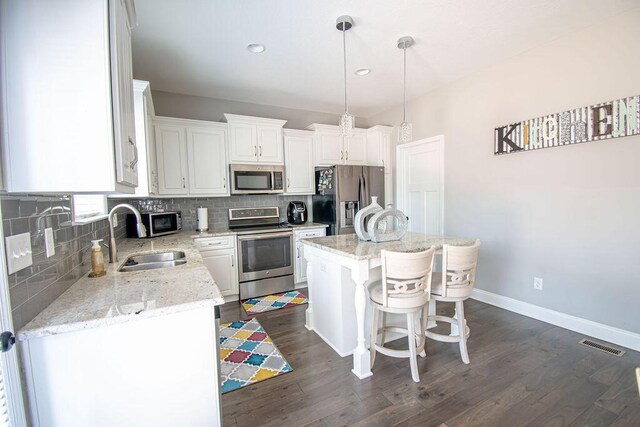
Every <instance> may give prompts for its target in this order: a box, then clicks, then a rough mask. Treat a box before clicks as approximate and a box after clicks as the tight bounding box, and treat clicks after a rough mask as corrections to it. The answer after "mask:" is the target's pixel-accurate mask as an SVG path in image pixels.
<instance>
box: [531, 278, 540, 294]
mask: <svg viewBox="0 0 640 427" xmlns="http://www.w3.org/2000/svg"><path fill="white" fill-rule="evenodd" d="M533 289H536V290H538V291H541V290H542V278H540V277H534V278H533Z"/></svg>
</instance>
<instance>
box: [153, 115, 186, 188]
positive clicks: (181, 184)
mask: <svg viewBox="0 0 640 427" xmlns="http://www.w3.org/2000/svg"><path fill="white" fill-rule="evenodd" d="M155 128H156V132H155V133H156V155H157V157H158V159H157V160H158V183H159V193H160V194H161V195H187V194H189V189H188V188H187V173H188V160H187V140H186V139H187V135H186V128H185V127H184V126H180V125H174V124H168V123H158V122H156V125H155Z"/></svg>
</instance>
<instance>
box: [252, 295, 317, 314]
mask: <svg viewBox="0 0 640 427" xmlns="http://www.w3.org/2000/svg"><path fill="white" fill-rule="evenodd" d="M306 303H307V298H306V297H305V296H304V295H303V294H301V293H300V292H298V291H291V292H286V293H284V294H275V295H267V296H266V297H257V298H250V299H246V300H243V301H242V306H243V307H244V309H245V311H246V312H247V314H258V313H264V312H265V311H271V310H277V309H279V308H285V307H292V306H294V305H301V304H306Z"/></svg>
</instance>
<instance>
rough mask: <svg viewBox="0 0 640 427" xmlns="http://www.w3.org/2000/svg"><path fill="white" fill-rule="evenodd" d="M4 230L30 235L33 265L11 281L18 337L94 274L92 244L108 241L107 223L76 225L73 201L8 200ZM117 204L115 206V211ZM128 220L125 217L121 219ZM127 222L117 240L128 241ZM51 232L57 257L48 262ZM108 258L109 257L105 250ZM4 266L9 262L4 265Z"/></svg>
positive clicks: (119, 229) (62, 198)
mask: <svg viewBox="0 0 640 427" xmlns="http://www.w3.org/2000/svg"><path fill="white" fill-rule="evenodd" d="M0 204H1V207H2V219H3V220H2V228H3V233H4V236H5V237H7V236H13V235H16V234H21V233H27V232H28V233H29V234H30V235H31V250H32V252H33V254H32V257H33V265H32V266H31V267H28V268H25V269H23V270H20V271H18V272H16V273H14V274H10V275H9V276H8V280H9V295H10V300H11V312H12V316H13V324H14V329H15V330H16V331H17V330H18V329H20V328H21V327H23V326H24V325H26V324H27V323H28V322H29V321H31V319H33V318H34V317H35V316H36V315H37V314H38V313H40V312H41V311H42V310H43V309H44V308H45V307H47V306H48V305H49V304H51V303H52V302H53V301H54V300H55V299H56V298H58V297H59V296H60V295H61V294H62V293H63V292H64V291H66V290H67V289H69V287H70V286H71V285H72V284H73V283H75V282H76V281H77V280H78V279H79V278H80V277H82V276H83V275H84V274H86V273H87V272H88V271H89V270H90V268H91V259H90V254H89V252H90V248H91V240H93V239H105V241H107V240H108V239H109V223H108V221H107V220H106V219H103V220H99V221H96V222H92V223H89V224H84V225H76V226H74V225H71V212H70V211H71V201H70V198H69V197H68V196H55V197H53V196H31V195H27V196H13V195H12V196H3V197H2V198H1V200H0ZM112 205H114V203H110V206H112ZM119 215H120V217H119V218H118V219H119V220H123V219H124V216H122V215H123V214H119ZM124 224H125V222H124V221H119V227H117V228H116V237H117V238H121V237H123V236H124V231H125V228H124ZM45 228H52V229H53V235H54V240H55V252H56V253H55V255H53V256H52V257H50V258H47V257H46V255H45V247H44V230H45ZM103 252H104V253H105V258H106V257H108V254H107V251H106V250H104V249H103ZM1 262H5V260H1Z"/></svg>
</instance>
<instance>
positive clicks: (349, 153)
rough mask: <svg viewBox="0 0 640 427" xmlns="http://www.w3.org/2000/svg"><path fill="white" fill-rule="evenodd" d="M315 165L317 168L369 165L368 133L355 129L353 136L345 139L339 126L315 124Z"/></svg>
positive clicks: (313, 129)
mask: <svg viewBox="0 0 640 427" xmlns="http://www.w3.org/2000/svg"><path fill="white" fill-rule="evenodd" d="M307 129H310V130H312V131H314V132H315V154H316V156H315V163H316V165H317V166H332V165H365V164H367V131H366V130H364V129H355V131H354V134H353V136H350V137H346V138H343V137H342V136H341V135H340V131H339V130H338V126H333V125H322V124H317V123H314V124H312V125H311V126H309V127H308V128H307Z"/></svg>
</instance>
